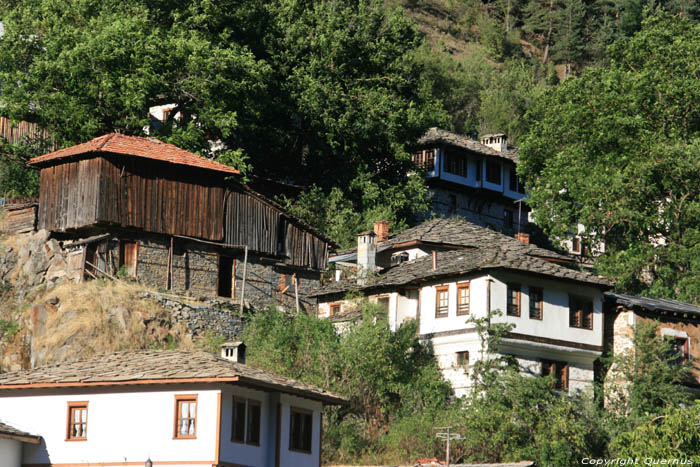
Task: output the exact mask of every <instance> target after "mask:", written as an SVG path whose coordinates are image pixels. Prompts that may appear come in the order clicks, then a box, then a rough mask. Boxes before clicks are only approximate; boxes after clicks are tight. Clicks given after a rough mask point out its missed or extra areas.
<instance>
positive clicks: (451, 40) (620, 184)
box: [0, 0, 700, 302]
mask: <svg viewBox="0 0 700 467" xmlns="http://www.w3.org/2000/svg"><path fill="white" fill-rule="evenodd" d="M699 16H700V11H699V8H698V3H697V1H696V0H668V1H663V2H662V1H658V0H585V1H584V0H546V1H545V0H494V1H483V0H383V1H381V0H344V1H339V0H314V1H312V0H274V1H265V0H220V1H216V2H209V1H189V0H177V1H172V0H0V21H2V23H3V25H4V32H3V34H2V36H0V83H2V88H1V91H0V92H1V94H0V113H2V114H4V116H6V117H9V118H11V119H13V120H14V121H22V120H25V121H32V122H35V123H37V124H38V126H39V127H40V128H41V129H42V130H46V131H47V133H44V134H50V135H51V141H42V140H37V139H34V140H28V141H24V142H21V143H18V144H12V143H10V142H8V141H2V140H0V154H2V156H3V157H2V158H0V191H2V192H3V193H5V194H6V195H10V196H13V195H14V196H17V197H24V196H27V195H33V194H36V190H37V177H36V173H33V172H31V171H28V170H27V169H26V168H25V166H24V161H25V160H26V159H27V158H28V157H31V156H33V155H37V154H40V153H41V152H43V151H45V150H46V148H47V147H48V143H50V144H51V145H58V146H62V147H65V146H69V145H72V144H76V143H79V142H84V141H87V140H89V139H92V138H94V137H96V136H100V135H102V134H105V133H108V132H113V131H118V132H121V133H124V134H143V133H144V128H147V127H148V126H149V123H150V118H149V115H148V112H149V108H151V107H152V106H156V105H166V104H167V105H171V106H174V109H173V111H172V112H171V113H170V115H171V116H172V117H171V118H170V119H169V120H168V121H166V122H165V125H163V126H162V128H160V129H159V130H157V131H155V132H152V133H151V135H152V136H155V137H157V138H160V139H162V140H164V141H167V142H170V143H173V144H176V145H179V146H181V147H183V148H185V149H188V150H191V151H194V152H197V153H199V154H201V155H203V156H205V157H209V158H216V159H217V160H219V161H221V162H224V163H227V164H231V165H233V166H235V167H237V168H238V169H240V170H241V171H242V172H243V173H244V174H246V176H248V177H250V176H259V177H263V178H269V179H273V180H282V181H286V182H291V183H293V184H295V185H298V186H301V187H304V190H303V192H302V193H301V195H300V196H299V197H298V198H296V199H286V200H285V199H280V201H281V202H283V203H286V204H287V206H288V208H289V209H291V210H292V211H293V212H294V213H295V214H296V215H298V216H300V217H301V218H303V219H305V220H306V221H307V222H309V223H310V224H312V225H314V226H315V227H316V228H318V229H319V230H321V231H323V232H324V233H326V234H327V235H328V236H329V237H331V238H333V239H334V240H336V241H337V242H338V243H340V244H343V245H348V244H350V243H352V241H353V239H354V237H355V234H356V232H358V231H361V230H364V229H366V228H368V227H369V226H371V224H372V222H373V221H376V220H380V219H386V220H389V221H390V222H391V225H392V226H394V228H395V229H400V228H402V227H405V226H407V225H408V224H410V223H411V222H412V221H413V220H414V218H413V216H414V214H415V213H417V212H421V211H425V209H426V208H427V199H426V198H427V197H426V193H427V190H426V186H425V183H424V180H423V179H422V178H421V177H407V176H406V174H407V172H408V171H410V170H411V169H412V168H413V167H412V164H411V161H410V150H411V146H410V145H411V143H412V142H415V141H416V140H417V139H418V138H419V137H420V136H421V135H422V134H423V133H424V132H425V131H426V130H427V129H428V128H430V127H432V126H439V127H443V128H448V129H452V130H456V131H458V132H462V133H467V134H483V133H489V132H505V133H507V134H508V135H509V140H510V141H511V142H512V143H515V144H516V145H518V146H519V147H520V160H521V164H520V169H519V170H521V176H522V177H523V178H524V179H525V180H526V181H527V182H528V185H529V186H528V189H529V191H530V193H531V195H532V196H531V198H530V202H531V204H532V206H533V207H534V208H535V211H536V212H537V213H538V215H539V216H540V218H539V219H538V221H539V223H540V225H542V226H543V227H544V228H545V229H546V230H547V232H548V233H550V234H554V235H558V236H565V235H567V232H568V231H569V230H571V229H574V228H576V225H577V223H583V224H584V225H586V226H587V227H588V230H587V233H586V236H585V237H586V238H584V241H586V242H596V241H605V242H606V244H607V245H608V246H609V249H608V251H607V253H606V255H605V256H604V257H603V258H602V259H601V264H603V263H604V262H605V261H607V263H606V264H607V265H608V267H607V268H604V269H603V270H604V271H605V272H606V273H607V274H608V275H610V276H611V277H613V278H614V279H617V280H618V285H619V286H622V288H623V290H626V291H630V292H634V293H640V292H649V293H652V294H653V295H657V296H667V297H671V298H680V299H685V300H689V301H693V302H698V301H700V266H699V264H700V262H699V261H698V260H697V257H700V253H698V252H697V251H696V250H697V248H696V245H697V244H698V243H700V242H698V241H697V238H700V229H699V228H698V225H699V223H700V221H699V220H698V219H700V214H698V211H700V207H699V204H698V203H699V201H698V198H699V197H700V188H699V187H698V184H697V182H696V180H697V167H696V165H698V162H697V161H698V160H700V156H699V155H698V149H697V148H698V144H697V140H698V138H699V137H700V131H699V128H700V117H698V116H697V115H696V112H695V110H694V109H698V108H700V105H699V104H700V95H699V93H700V91H698V89H697V86H695V84H694V83H696V82H697V76H698V75H697V73H698V72H700V70H697V67H698V64H699V63H700V39H698V37H700V31H699V29H698V26H697V24H698V18H699ZM594 103H595V105H594ZM176 115H177V116H178V117H177V119H175V118H174V117H175V116H176ZM210 141H220V142H221V143H223V145H217V146H216V147H219V148H220V147H222V146H223V147H224V148H225V149H224V150H216V151H215V150H212V146H211V145H210V143H209V142H210ZM693 174H695V175H693ZM694 180H695V181H694ZM696 237H697V238H696ZM650 239H652V240H653V241H650ZM660 248H662V249H660ZM603 265H604V264H603Z"/></svg>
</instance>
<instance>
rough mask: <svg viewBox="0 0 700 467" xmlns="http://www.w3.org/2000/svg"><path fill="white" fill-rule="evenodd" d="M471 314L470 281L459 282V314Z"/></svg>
mask: <svg viewBox="0 0 700 467" xmlns="http://www.w3.org/2000/svg"><path fill="white" fill-rule="evenodd" d="M468 314H469V282H462V283H461V284H457V316H461V315H468Z"/></svg>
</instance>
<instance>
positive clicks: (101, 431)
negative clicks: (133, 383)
mask: <svg viewBox="0 0 700 467" xmlns="http://www.w3.org/2000/svg"><path fill="white" fill-rule="evenodd" d="M70 391H71V392H72V394H66V391H63V392H61V391H58V390H38V389H37V390H24V391H2V392H1V393H0V413H2V414H3V420H4V421H6V422H7V423H9V424H12V421H13V420H16V421H17V424H18V425H19V424H21V425H22V426H23V427H26V429H27V430H29V431H30V432H31V433H36V434H39V435H41V436H42V437H43V440H44V442H42V444H40V445H35V444H25V446H24V458H23V462H24V463H25V464H26V463H29V464H38V463H52V464H71V463H76V464H82V463H88V462H89V463H92V464H96V463H102V462H145V461H146V459H147V458H149V457H150V458H151V460H152V461H153V462H167V461H177V462H183V461H200V462H201V461H213V460H214V457H215V445H216V428H217V420H216V415H217V400H218V393H219V391H218V390H215V389H209V390H203V389H202V386H201V385H200V386H199V387H192V386H190V387H185V386H181V387H177V388H172V387H170V388H165V387H163V386H160V387H157V386H155V387H153V389H152V390H150V391H144V388H138V387H134V389H122V390H119V389H116V388H115V389H107V388H104V389H93V390H92V391H90V392H88V391H86V390H85V389H83V390H80V389H71V390H70ZM176 394H197V396H198V397H197V404H198V407H197V438H196V439H184V440H176V439H173V435H174V421H175V420H174V417H175V395H176ZM74 401H88V429H87V441H66V428H67V417H68V402H74Z"/></svg>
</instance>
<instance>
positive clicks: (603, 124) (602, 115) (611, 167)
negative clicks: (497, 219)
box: [519, 14, 700, 303]
mask: <svg viewBox="0 0 700 467" xmlns="http://www.w3.org/2000/svg"><path fill="white" fill-rule="evenodd" d="M699 32H700V26H698V25H693V24H691V22H690V21H689V20H687V19H685V18H682V17H673V16H670V15H667V14H659V15H657V16H653V17H650V18H648V19H647V20H645V21H644V23H643V27H642V30H641V31H640V32H639V33H637V34H636V35H634V36H633V37H632V38H630V39H629V40H625V41H619V42H617V43H616V44H615V45H614V46H612V47H611V48H610V49H609V50H610V66H609V67H606V68H602V67H594V68H590V69H588V70H586V71H584V72H583V74H582V76H581V77H580V78H574V79H569V80H566V81H564V82H563V83H562V84H561V85H559V86H557V87H556V88H554V89H552V90H550V91H549V92H547V93H546V95H545V96H544V97H543V98H542V99H540V100H538V101H537V103H536V104H535V106H534V108H533V109H531V111H530V112H529V114H528V121H529V127H530V129H529V132H528V135H527V136H526V137H525V139H524V141H523V142H522V145H521V148H520V160H521V163H520V165H519V171H520V174H521V176H523V177H524V178H525V180H526V183H527V184H528V185H529V186H530V190H529V191H530V194H531V198H530V204H531V205H532V206H533V208H534V212H535V217H536V221H537V223H538V225H540V226H542V227H543V228H544V229H545V230H546V231H548V232H549V233H551V234H553V235H554V236H555V237H557V238H560V239H563V238H566V237H567V236H568V234H569V232H572V231H576V230H575V229H576V226H577V224H578V223H581V224H583V225H585V226H586V232H585V233H584V235H583V237H584V244H586V246H591V245H597V244H598V242H601V241H602V242H605V248H606V254H605V255H603V256H602V257H601V258H600V259H599V262H598V263H599V266H600V268H601V270H602V271H604V272H605V273H607V274H608V275H609V276H610V277H612V278H614V279H616V282H617V285H618V287H619V288H620V289H622V290H626V291H628V292H631V293H636V294H639V293H644V294H648V295H652V296H659V297H673V298H676V299H680V300H684V301H689V302H692V303H700V249H699V246H698V245H700V243H698V239H699V238H700V231H699V230H698V225H699V221H700V186H698V184H697V183H695V180H697V176H698V173H699V171H700V113H699V112H700V111H699V110H698V108H696V107H694V106H693V105H692V104H691V103H692V102H697V101H698V99H700V88H698V86H697V84H696V82H697V80H696V79H695V75H696V74H697V72H698V67H699V66H700V65H698V62H697V61H691V62H688V57H691V56H698V55H700V39H699V37H700V35H699Z"/></svg>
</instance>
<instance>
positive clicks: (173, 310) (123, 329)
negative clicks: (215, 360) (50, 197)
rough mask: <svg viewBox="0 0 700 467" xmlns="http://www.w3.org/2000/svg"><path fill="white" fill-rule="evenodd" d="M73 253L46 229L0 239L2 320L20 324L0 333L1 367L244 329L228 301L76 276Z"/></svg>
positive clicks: (232, 336)
mask: <svg viewBox="0 0 700 467" xmlns="http://www.w3.org/2000/svg"><path fill="white" fill-rule="evenodd" d="M77 253H80V254H82V252H81V251H76V250H75V249H73V250H67V249H63V248H62V247H61V244H60V243H59V242H58V241H57V240H55V239H51V238H49V233H48V232H47V231H39V232H33V233H31V232H30V233H26V234H18V235H13V236H11V237H8V238H7V239H6V240H5V241H4V242H2V243H0V319H1V320H5V321H10V322H14V323H18V324H19V332H17V333H16V335H14V336H13V337H12V338H11V339H9V338H5V339H3V336H2V335H0V371H7V370H16V369H20V368H23V367H25V368H26V367H36V366H39V365H44V364H49V363H55V362H59V361H66V360H75V359H77V358H81V357H83V356H85V355H90V354H94V353H103V352H112V351H115V350H130V349H136V348H144V346H145V347H151V346H161V347H162V346H166V347H167V346H173V345H174V346H182V345H184V346H185V348H187V346H188V345H189V346H192V345H193V341H197V340H198V339H200V338H202V337H217V338H219V337H220V338H222V339H226V340H236V339H237V338H238V337H239V336H240V335H241V333H242V331H243V326H244V318H243V317H242V316H241V315H240V313H239V311H240V310H239V307H238V305H234V304H233V303H232V302H231V301H229V300H220V299H213V300H206V301H197V300H195V299H192V298H185V297H178V296H175V295H170V294H163V293H158V292H155V291H149V290H144V287H143V286H142V285H138V284H134V283H127V282H124V281H116V282H111V281H107V282H102V281H87V282H83V283H75V282H76V281H75V280H73V279H75V272H76V264H77V263H78V262H77V261H76V258H78V259H80V255H79V254H77ZM77 272H78V273H80V272H81V271H80V269H77ZM78 296H80V297H78Z"/></svg>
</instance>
